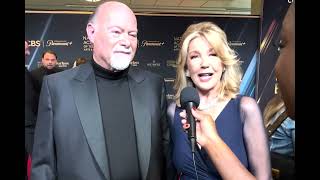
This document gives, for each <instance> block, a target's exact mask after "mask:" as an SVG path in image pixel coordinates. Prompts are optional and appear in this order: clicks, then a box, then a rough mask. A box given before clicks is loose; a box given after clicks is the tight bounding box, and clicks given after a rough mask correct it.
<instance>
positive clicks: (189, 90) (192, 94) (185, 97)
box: [180, 87, 200, 109]
mask: <svg viewBox="0 0 320 180" xmlns="http://www.w3.org/2000/svg"><path fill="white" fill-rule="evenodd" d="M188 102H193V103H194V105H195V106H196V107H198V106H199V104H200V97H199V94H198V92H197V90H196V89H195V88H194V87H185V88H184V89H182V91H181V94H180V104H181V107H182V108H184V109H185V108H186V106H187V104H188Z"/></svg>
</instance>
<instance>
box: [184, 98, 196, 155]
mask: <svg viewBox="0 0 320 180" xmlns="http://www.w3.org/2000/svg"><path fill="white" fill-rule="evenodd" d="M193 107H194V103H193V102H188V104H187V108H186V112H187V120H188V123H189V124H190V128H189V129H188V137H189V140H190V143H191V151H192V153H194V152H195V151H196V143H197V141H196V138H197V136H196V121H195V119H194V117H193V115H192V112H191V109H192V108H193Z"/></svg>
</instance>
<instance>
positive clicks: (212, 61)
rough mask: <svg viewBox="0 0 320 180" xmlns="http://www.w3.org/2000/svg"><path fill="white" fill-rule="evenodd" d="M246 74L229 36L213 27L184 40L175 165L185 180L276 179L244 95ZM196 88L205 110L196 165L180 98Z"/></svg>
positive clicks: (253, 106) (258, 121)
mask: <svg viewBox="0 0 320 180" xmlns="http://www.w3.org/2000/svg"><path fill="white" fill-rule="evenodd" d="M241 77H242V73H241V68H240V62H239V59H238V58H237V55H236V53H235V51H233V50H232V49H231V48H230V47H229V46H228V41H227V37H226V34H225V33H224V31H223V30H221V29H220V28H219V27H218V26H217V25H215V24H214V23H211V22H201V23H198V24H193V25H191V26H189V27H188V28H187V30H186V31H185V33H184V34H183V36H182V39H181V47H180V52H179V56H178V59H177V77H176V81H175V84H174V88H175V90H176V94H175V98H176V103H175V104H171V105H170V107H169V109H168V113H169V117H171V120H172V123H171V127H170V128H171V135H172V140H173V152H172V153H173V163H174V165H175V167H176V169H177V171H178V173H179V176H180V179H181V180H189V179H208V180H209V179H210V180H212V179H241V180H243V179H271V167H270V156H269V150H268V141H267V136H266V132H265V128H264V124H263V120H262V116H261V112H260V110H259V107H258V105H257V103H256V101H255V100H254V99H253V98H251V97H244V96H240V95H239V86H240V81H241ZM186 86H193V87H195V88H196V90H197V92H198V94H199V97H200V105H199V107H198V109H194V110H192V113H193V115H194V117H195V118H196V119H197V143H198V147H197V150H196V152H195V157H194V160H193V157H192V153H191V148H190V142H189V140H188V137H187V134H186V133H185V131H184V130H185V129H187V128H188V127H189V126H190V125H189V124H187V123H186V113H185V110H183V109H182V108H181V107H180V103H179V102H180V93H181V90H182V89H183V88H185V87H186Z"/></svg>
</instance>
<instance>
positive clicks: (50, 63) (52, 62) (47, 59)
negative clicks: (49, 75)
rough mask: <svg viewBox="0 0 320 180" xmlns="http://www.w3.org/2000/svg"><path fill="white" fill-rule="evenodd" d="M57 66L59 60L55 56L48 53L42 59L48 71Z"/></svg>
mask: <svg viewBox="0 0 320 180" xmlns="http://www.w3.org/2000/svg"><path fill="white" fill-rule="evenodd" d="M56 64H57V58H56V56H55V55H54V54H50V53H46V54H45V55H44V56H43V58H42V65H43V66H44V67H45V68H47V69H53V68H54V67H55V66H56Z"/></svg>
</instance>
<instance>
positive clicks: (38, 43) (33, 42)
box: [28, 40, 41, 47]
mask: <svg viewBox="0 0 320 180" xmlns="http://www.w3.org/2000/svg"><path fill="white" fill-rule="evenodd" d="M28 43H29V46H30V47H39V46H41V41H40V40H30V41H28Z"/></svg>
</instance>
